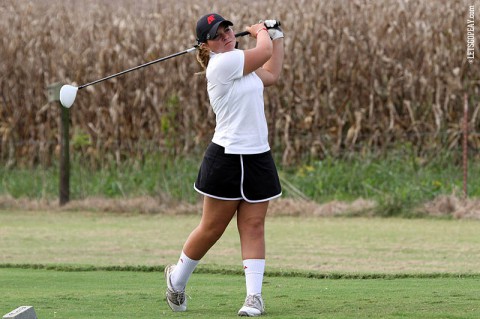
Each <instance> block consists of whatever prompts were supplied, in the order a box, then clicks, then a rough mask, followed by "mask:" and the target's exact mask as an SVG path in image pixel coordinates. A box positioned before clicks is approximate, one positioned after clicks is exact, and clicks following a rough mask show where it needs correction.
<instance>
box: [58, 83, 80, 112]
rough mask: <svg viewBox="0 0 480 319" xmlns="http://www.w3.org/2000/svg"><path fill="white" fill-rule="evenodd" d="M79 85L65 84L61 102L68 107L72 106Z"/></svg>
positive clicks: (61, 90)
mask: <svg viewBox="0 0 480 319" xmlns="http://www.w3.org/2000/svg"><path fill="white" fill-rule="evenodd" d="M77 91H78V87H76V86H73V85H64V86H62V88H61V89H60V103H62V105H63V106H64V107H66V108H70V107H71V106H72V104H73V102H74V101H75V97H76V96H77Z"/></svg>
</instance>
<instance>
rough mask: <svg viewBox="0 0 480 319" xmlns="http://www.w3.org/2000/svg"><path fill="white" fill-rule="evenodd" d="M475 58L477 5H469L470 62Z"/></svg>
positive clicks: (468, 35) (468, 40)
mask: <svg viewBox="0 0 480 319" xmlns="http://www.w3.org/2000/svg"><path fill="white" fill-rule="evenodd" d="M474 58H475V6H469V8H468V18H467V60H468V62H469V63H470V64H472V63H473V59H474Z"/></svg>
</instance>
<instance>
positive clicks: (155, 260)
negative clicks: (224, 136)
mask: <svg viewBox="0 0 480 319" xmlns="http://www.w3.org/2000/svg"><path fill="white" fill-rule="evenodd" d="M199 220H200V216H198V215H188V216H172V215H139V214H134V215H127V214H123V215H122V214H113V213H108V214H107V213H90V212H22V211H0V225H1V231H0V247H1V250H0V264H7V263H9V264H44V265H52V264H61V265H94V266H132V265H133V266H135V265H141V266H158V265H165V264H168V263H173V262H176V261H177V259H178V257H179V254H180V251H181V249H182V246H183V243H184V241H185V240H186V238H187V236H188V234H189V233H190V232H191V231H192V230H193V228H194V227H195V226H196V225H197V224H198V222H199ZM479 232H480V222H479V221H473V220H440V219H398V218H390V219H385V218H370V219H368V218H298V217H269V218H267V222H266V241H267V261H268V263H267V270H271V271H306V272H314V273H325V274H331V273H349V274H351V273H360V274H362V273H366V274H369V273H373V274H376V273H380V274H419V273H420V274H421V273H427V274H428V273H477V272H478V271H479V268H478V265H480V236H478V234H479ZM241 265H242V264H241V257H240V244H239V238H238V232H237V230H236V223H235V220H233V221H232V222H231V224H230V225H229V227H228V228H227V230H226V232H225V234H224V236H223V237H222V238H221V239H220V240H219V241H218V242H217V244H216V245H215V246H214V247H213V248H212V249H211V250H210V251H209V253H208V254H207V255H206V257H205V258H204V259H203V260H202V263H201V264H200V266H201V267H206V266H208V267H210V268H217V269H225V268H228V269H237V270H241V267H242V266H241Z"/></svg>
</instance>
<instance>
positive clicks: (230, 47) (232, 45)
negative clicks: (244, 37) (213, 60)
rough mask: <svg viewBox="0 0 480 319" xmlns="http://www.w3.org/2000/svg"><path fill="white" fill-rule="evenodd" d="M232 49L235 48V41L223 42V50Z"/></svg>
mask: <svg viewBox="0 0 480 319" xmlns="http://www.w3.org/2000/svg"><path fill="white" fill-rule="evenodd" d="M233 49H235V41H230V42H227V43H225V46H224V52H228V51H232V50H233Z"/></svg>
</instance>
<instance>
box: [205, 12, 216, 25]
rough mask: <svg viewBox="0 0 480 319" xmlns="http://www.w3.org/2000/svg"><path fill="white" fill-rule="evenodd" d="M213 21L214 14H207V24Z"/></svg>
mask: <svg viewBox="0 0 480 319" xmlns="http://www.w3.org/2000/svg"><path fill="white" fill-rule="evenodd" d="M213 21H215V16H214V15H213V14H212V15H210V16H208V18H207V22H208V24H212V22H213Z"/></svg>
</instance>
